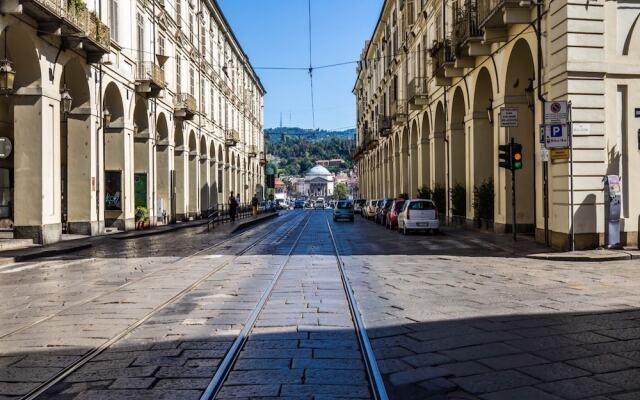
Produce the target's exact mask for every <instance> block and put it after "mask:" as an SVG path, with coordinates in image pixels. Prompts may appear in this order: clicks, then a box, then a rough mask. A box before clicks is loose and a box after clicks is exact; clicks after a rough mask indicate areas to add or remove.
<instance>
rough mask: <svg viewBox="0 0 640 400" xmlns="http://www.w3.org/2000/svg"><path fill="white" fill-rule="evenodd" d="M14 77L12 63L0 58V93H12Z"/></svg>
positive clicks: (14, 72)
mask: <svg viewBox="0 0 640 400" xmlns="http://www.w3.org/2000/svg"><path fill="white" fill-rule="evenodd" d="M15 77H16V71H15V69H13V63H12V62H11V61H9V60H7V59H4V60H0V94H3V95H5V96H7V95H10V94H12V93H13V83H14V81H15Z"/></svg>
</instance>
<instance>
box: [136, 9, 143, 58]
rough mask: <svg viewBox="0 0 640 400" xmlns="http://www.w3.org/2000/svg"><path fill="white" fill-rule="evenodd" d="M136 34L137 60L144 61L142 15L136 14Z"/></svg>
mask: <svg viewBox="0 0 640 400" xmlns="http://www.w3.org/2000/svg"><path fill="white" fill-rule="evenodd" d="M136 35H137V41H138V62H143V61H144V17H143V16H142V15H141V14H140V13H138V14H137V15H136Z"/></svg>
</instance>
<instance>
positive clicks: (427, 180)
mask: <svg viewBox="0 0 640 400" xmlns="http://www.w3.org/2000/svg"><path fill="white" fill-rule="evenodd" d="M430 136H431V129H430V127H429V113H428V112H425V113H424V114H422V127H421V130H420V143H419V146H420V177H419V186H420V187H423V186H424V187H431V151H430V144H431V138H430Z"/></svg>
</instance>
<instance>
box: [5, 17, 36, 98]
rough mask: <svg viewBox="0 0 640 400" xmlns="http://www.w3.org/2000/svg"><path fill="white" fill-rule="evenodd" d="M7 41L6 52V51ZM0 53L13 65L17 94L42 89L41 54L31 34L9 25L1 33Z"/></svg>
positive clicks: (20, 27) (15, 25)
mask: <svg viewBox="0 0 640 400" xmlns="http://www.w3.org/2000/svg"><path fill="white" fill-rule="evenodd" d="M5 41H6V52H5V51H4V48H5V45H4V44H5ZM0 43H1V44H2V45H1V46H0V52H2V55H3V58H6V59H8V60H10V61H11V62H12V63H13V67H14V70H15V71H16V76H15V79H14V89H15V91H16V93H17V94H23V93H26V89H27V88H34V89H39V88H41V87H42V83H41V81H42V69H41V66H40V62H39V58H40V57H39V53H38V49H37V48H36V46H35V44H34V42H33V40H32V36H31V34H30V32H28V31H27V30H25V29H24V28H23V27H22V26H20V25H18V24H14V25H9V26H8V27H6V28H5V29H4V30H3V31H2V32H0Z"/></svg>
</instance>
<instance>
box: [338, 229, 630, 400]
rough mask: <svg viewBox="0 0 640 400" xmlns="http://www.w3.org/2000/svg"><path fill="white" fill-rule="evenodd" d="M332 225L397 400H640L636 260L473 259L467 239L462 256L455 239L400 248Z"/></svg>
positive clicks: (379, 236) (496, 254) (486, 253)
mask: <svg viewBox="0 0 640 400" xmlns="http://www.w3.org/2000/svg"><path fill="white" fill-rule="evenodd" d="M332 226H334V232H335V233H336V237H337V240H338V242H339V243H340V248H341V252H342V254H343V259H344V261H345V262H346V270H347V275H348V277H349V279H350V281H351V283H352V285H353V287H354V290H355V292H356V298H357V301H358V304H359V306H360V309H361V311H362V312H363V316H364V320H365V324H366V326H367V333H368V334H369V337H370V339H371V341H372V345H373V348H374V352H375V354H376V358H377V360H378V365H379V367H380V370H381V372H382V374H383V377H384V380H385V384H386V387H387V391H388V393H389V395H390V397H391V398H397V399H445V398H448V397H450V398H457V397H454V394H455V396H467V397H463V398H470V399H483V400H502V399H509V400H511V399H536V400H537V399H540V400H546V399H551V400H558V399H590V400H596V399H597V400H606V399H609V400H611V399H624V398H628V399H636V398H640V396H639V395H638V393H640V387H638V386H639V385H638V383H637V382H638V380H639V379H640V375H639V373H638V371H640V366H639V365H638V364H637V363H638V362H639V361H640V356H638V354H640V353H639V352H640V325H638V323H639V322H640V315H639V306H640V297H639V295H640V268H638V267H640V264H638V262H637V261H635V260H623V261H610V262H607V263H590V262H575V261H550V260H534V259H530V258H523V257H518V256H517V255H514V254H513V253H509V252H500V251H496V250H495V249H493V250H492V249H491V248H490V246H479V245H475V247H474V248H473V249H469V246H473V245H474V243H473V242H469V241H468V236H469V235H468V234H464V235H460V237H459V238H458V239H457V240H460V241H465V242H466V243H465V245H464V246H458V245H455V244H453V245H452V243H453V242H455V241H456V237H455V234H454V233H449V232H447V234H445V235H444V236H445V237H444V238H443V237H439V236H421V237H416V236H410V237H409V238H405V237H398V236H392V238H393V240H389V237H390V235H391V233H389V232H388V231H386V230H384V229H382V228H379V227H377V226H376V225H374V224H371V223H369V222H366V221H363V220H356V223H355V224H351V226H345V225H343V224H333V225H332ZM363 237H366V238H367V239H366V243H363V241H362V240H361V238H363ZM445 239H446V240H445ZM446 245H450V247H449V249H447V248H446ZM529 253H530V252H529V251H523V252H522V254H523V255H526V254H529Z"/></svg>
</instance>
